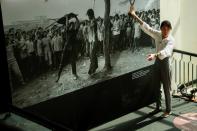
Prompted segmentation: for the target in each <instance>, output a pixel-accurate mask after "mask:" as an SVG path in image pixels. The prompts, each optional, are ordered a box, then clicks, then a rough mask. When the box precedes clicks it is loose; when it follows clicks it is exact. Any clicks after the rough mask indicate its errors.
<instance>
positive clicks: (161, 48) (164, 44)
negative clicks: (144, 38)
mask: <svg viewBox="0 0 197 131" xmlns="http://www.w3.org/2000/svg"><path fill="white" fill-rule="evenodd" d="M140 27H141V29H142V30H143V31H144V32H145V33H147V34H148V35H150V36H151V37H152V38H154V39H155V44H156V52H157V53H160V55H158V57H159V59H160V60H163V59H164V58H166V57H171V56H172V53H173V49H174V43H175V40H174V38H173V37H172V35H171V34H170V35H169V36H168V37H167V38H165V39H162V34H161V31H159V30H155V29H153V28H151V27H150V26H149V25H148V24H147V23H145V22H143V24H142V25H140Z"/></svg>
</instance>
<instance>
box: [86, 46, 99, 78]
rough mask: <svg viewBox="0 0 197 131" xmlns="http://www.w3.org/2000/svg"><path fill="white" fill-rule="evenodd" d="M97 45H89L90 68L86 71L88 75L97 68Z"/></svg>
mask: <svg viewBox="0 0 197 131" xmlns="http://www.w3.org/2000/svg"><path fill="white" fill-rule="evenodd" d="M97 44H98V43H97V42H92V43H90V67H89V71H88V74H89V75H91V74H93V73H95V71H96V69H97V68H98V58H97V49H98V45H97Z"/></svg>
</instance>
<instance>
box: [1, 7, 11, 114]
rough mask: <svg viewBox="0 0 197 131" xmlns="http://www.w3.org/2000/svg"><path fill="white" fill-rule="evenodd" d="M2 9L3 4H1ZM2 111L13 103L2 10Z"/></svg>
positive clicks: (6, 109)
mask: <svg viewBox="0 0 197 131" xmlns="http://www.w3.org/2000/svg"><path fill="white" fill-rule="evenodd" d="M0 11H1V6H0ZM0 27H1V29H0V30H1V35H0V40H1V42H0V72H1V75H0V78H1V81H0V113H3V112H6V111H8V106H7V105H8V104H11V103H12V100H11V88H10V85H9V76H8V66H7V59H6V50H5V43H4V31H3V22H2V13H1V12H0Z"/></svg>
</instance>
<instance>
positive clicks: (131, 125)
mask: <svg viewBox="0 0 197 131" xmlns="http://www.w3.org/2000/svg"><path fill="white" fill-rule="evenodd" d="M164 104H165V103H164V101H162V108H163V109H165V105H164ZM153 107H154V104H152V105H150V106H148V107H144V108H141V109H139V110H137V111H135V112H132V113H130V114H128V115H125V116H123V117H121V118H118V119H116V120H113V121H111V122H108V123H106V124H104V125H101V126H99V127H97V128H94V129H92V130H91V131H131V130H139V131H176V130H179V129H177V128H176V127H175V126H174V124H173V120H174V118H175V117H177V116H179V115H182V114H185V113H190V112H193V113H197V103H193V102H187V101H185V100H183V99H179V98H173V99H172V115H171V116H169V117H168V118H162V117H161V115H162V112H160V113H157V114H155V115H152V116H151V115H148V113H149V112H151V111H152V110H153ZM196 117H197V116H196ZM196 120H197V118H196ZM195 123H196V127H197V121H195ZM189 131H197V128H196V129H195V130H194V129H190V130H189Z"/></svg>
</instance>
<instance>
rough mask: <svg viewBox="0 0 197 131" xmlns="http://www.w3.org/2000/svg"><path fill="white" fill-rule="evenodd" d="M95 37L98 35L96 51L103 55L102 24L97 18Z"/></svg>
mask: <svg viewBox="0 0 197 131" xmlns="http://www.w3.org/2000/svg"><path fill="white" fill-rule="evenodd" d="M97 26H98V27H97V35H98V50H99V54H100V55H103V37H104V22H103V20H102V19H101V18H100V17H99V18H98V25H97Z"/></svg>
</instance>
